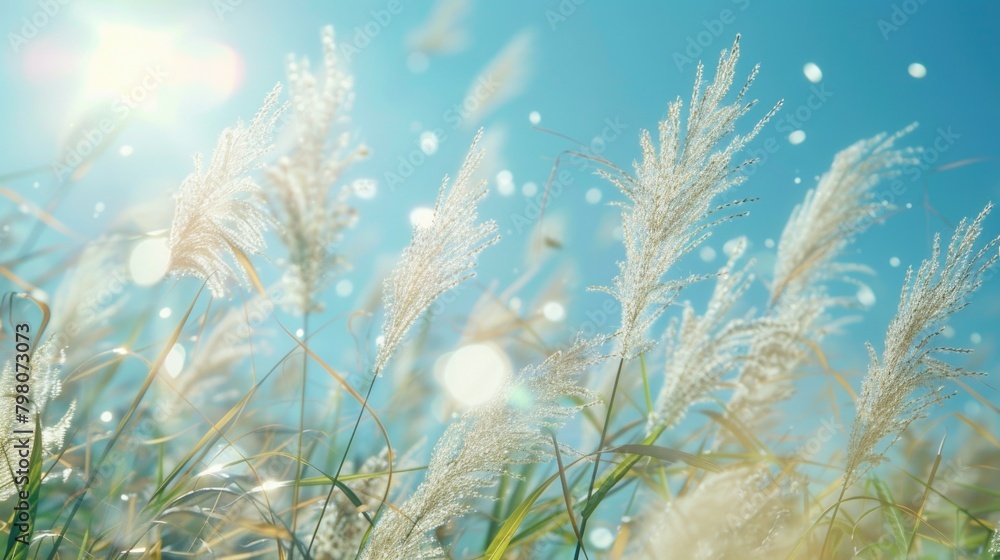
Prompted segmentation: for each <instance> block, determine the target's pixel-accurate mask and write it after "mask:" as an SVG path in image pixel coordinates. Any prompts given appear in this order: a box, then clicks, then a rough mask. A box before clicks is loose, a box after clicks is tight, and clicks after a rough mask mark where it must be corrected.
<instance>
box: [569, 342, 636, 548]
mask: <svg viewBox="0 0 1000 560" xmlns="http://www.w3.org/2000/svg"><path fill="white" fill-rule="evenodd" d="M624 365H625V357H624V356H622V357H621V358H619V359H618V372H617V373H615V383H614V385H613V386H612V387H611V400H609V401H608V412H607V413H606V414H605V415H604V426H602V427H601V440H600V442H599V443H598V444H597V457H595V458H594V470H593V471H591V473H590V485H589V486H588V487H587V505H589V504H590V499H591V498H592V497H593V495H594V485H595V484H597V470H598V469H599V468H600V466H601V451H602V450H603V449H604V440H605V438H606V437H607V436H608V425H609V424H611V412H612V411H613V410H614V407H615V396H616V395H617V394H618V382H619V381H620V380H621V377H622V367H623V366H624ZM589 517H590V516H589V515H588V516H584V518H583V519H582V520H581V521H580V538H578V539H577V540H576V551H575V552H574V553H573V560H579V559H580V551H581V549H582V548H583V539H584V537H585V536H586V532H587V519H588V518H589Z"/></svg>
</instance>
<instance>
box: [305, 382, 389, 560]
mask: <svg viewBox="0 0 1000 560" xmlns="http://www.w3.org/2000/svg"><path fill="white" fill-rule="evenodd" d="M378 377H379V374H378V373H377V372H376V373H374V374H373V375H372V382H371V383H369V384H368V392H367V393H365V400H364V402H362V403H361V410H360V411H359V412H358V418H357V419H356V420H355V421H354V428H353V429H352V430H351V437H349V438H348V439H347V447H345V448H344V455H343V456H342V457H341V458H340V464H339V465H337V472H336V473H334V475H333V479H332V480H331V484H330V492H329V493H327V495H326V503H328V504H329V503H330V500H332V499H333V492H334V491H335V490H336V489H337V481H339V480H340V472H341V471H342V470H343V468H344V463H345V462H346V461H347V454H348V453H350V451H351V444H353V443H354V435H355V434H357V433H358V427H359V426H360V425H361V419H362V418H364V415H365V409H366V408H367V407H368V399H369V398H370V397H371V396H372V389H374V388H375V380H376V379H378ZM390 464H391V459H390ZM379 509H381V505H380V506H379ZM325 514H326V508H323V509H322V510H320V512H319V518H318V519H317V520H316V528H315V529H313V534H312V537H310V538H309V546H307V547H306V553H307V555H306V556H307V557H308V552H310V551H311V550H312V547H313V544H314V543H315V542H316V535H317V534H319V528H320V527H321V526H322V523H323V516H324V515H325ZM377 515H378V512H376V516H377Z"/></svg>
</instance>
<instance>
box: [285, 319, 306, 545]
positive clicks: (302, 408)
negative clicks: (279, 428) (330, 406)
mask: <svg viewBox="0 0 1000 560" xmlns="http://www.w3.org/2000/svg"><path fill="white" fill-rule="evenodd" d="M302 338H303V339H304V340H309V309H308V306H306V309H305V310H304V311H303V312H302ZM308 367H309V360H308V359H307V358H306V356H305V355H303V356H302V389H301V393H300V394H299V435H298V442H297V445H296V451H295V456H296V457H297V459H298V460H297V461H296V465H295V482H294V485H293V488H292V531H291V533H292V539H293V540H297V539H298V537H297V536H296V531H295V530H296V528H297V527H298V517H299V490H300V485H301V483H302V470H303V468H304V465H303V459H302V432H303V431H304V430H305V425H306V370H307V369H308ZM307 552H308V551H307ZM288 558H289V560H295V547H294V546H293V547H292V549H291V551H290V552H289V555H288Z"/></svg>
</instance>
